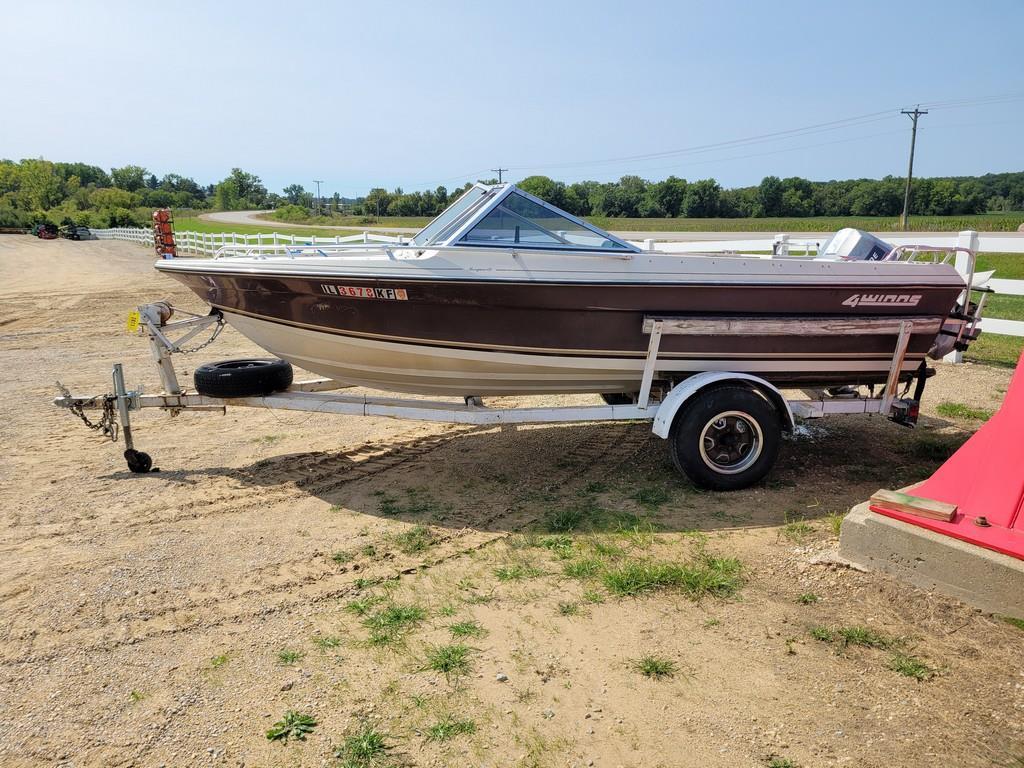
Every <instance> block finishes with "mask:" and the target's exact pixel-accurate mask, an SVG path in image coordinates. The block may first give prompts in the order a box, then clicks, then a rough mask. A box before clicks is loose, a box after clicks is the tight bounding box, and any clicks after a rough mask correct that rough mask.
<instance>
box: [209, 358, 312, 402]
mask: <svg viewBox="0 0 1024 768" xmlns="http://www.w3.org/2000/svg"><path fill="white" fill-rule="evenodd" d="M194 378H195V382H196V391H197V392H199V394H201V395H207V396H208V397H257V396H262V395H269V394H270V393H271V392H279V391H280V390H282V389H288V387H290V386H291V385H292V366H291V363H287V362H285V361H284V360H278V359H277V358H275V357H271V358H255V359H242V360H220V361H218V362H216V363H205V364H203V365H200V366H199V367H198V368H196V372H195V376H194Z"/></svg>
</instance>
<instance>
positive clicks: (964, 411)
mask: <svg viewBox="0 0 1024 768" xmlns="http://www.w3.org/2000/svg"><path fill="white" fill-rule="evenodd" d="M935 412H936V413H937V414H939V416H945V417H946V418H948V419H966V420H970V421H988V420H989V419H991V418H992V411H990V410H988V409H986V408H971V407H970V406H969V405H964V404H963V403H951V402H949V401H945V402H941V403H939V404H938V405H937V406H935Z"/></svg>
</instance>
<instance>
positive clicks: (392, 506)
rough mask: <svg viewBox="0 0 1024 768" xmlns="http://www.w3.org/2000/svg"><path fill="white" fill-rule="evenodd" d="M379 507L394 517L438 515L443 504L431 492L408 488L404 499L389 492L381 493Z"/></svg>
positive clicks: (382, 512)
mask: <svg viewBox="0 0 1024 768" xmlns="http://www.w3.org/2000/svg"><path fill="white" fill-rule="evenodd" d="M377 509H378V510H379V511H380V513H381V514H382V515H387V516H388V517H394V516H395V515H413V516H415V515H430V514H434V515H436V514H437V513H439V512H440V511H441V510H442V506H441V504H440V503H439V502H438V501H436V500H435V499H434V498H433V497H432V496H431V495H430V494H429V493H426V492H425V491H423V490H420V489H417V488H406V489H405V499H404V500H400V499H399V498H398V497H397V496H392V495H391V494H389V493H382V494H380V498H379V499H378V501H377Z"/></svg>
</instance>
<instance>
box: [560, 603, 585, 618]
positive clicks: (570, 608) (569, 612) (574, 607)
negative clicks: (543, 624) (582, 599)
mask: <svg viewBox="0 0 1024 768" xmlns="http://www.w3.org/2000/svg"><path fill="white" fill-rule="evenodd" d="M558 613H559V615H561V616H579V615H580V604H579V603H559V604H558Z"/></svg>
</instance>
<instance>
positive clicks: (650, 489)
mask: <svg viewBox="0 0 1024 768" xmlns="http://www.w3.org/2000/svg"><path fill="white" fill-rule="evenodd" d="M629 498H631V499H633V501H635V502H637V503H638V504H642V505H643V506H645V507H648V508H649V509H657V508H658V507H660V506H661V505H662V504H664V503H665V502H667V501H668V500H669V499H671V498H672V494H671V493H669V491H668V489H667V488H665V487H663V486H660V485H649V486H645V487H643V488H637V489H636V490H635V491H634V492H633V493H631V494H630V496H629Z"/></svg>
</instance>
